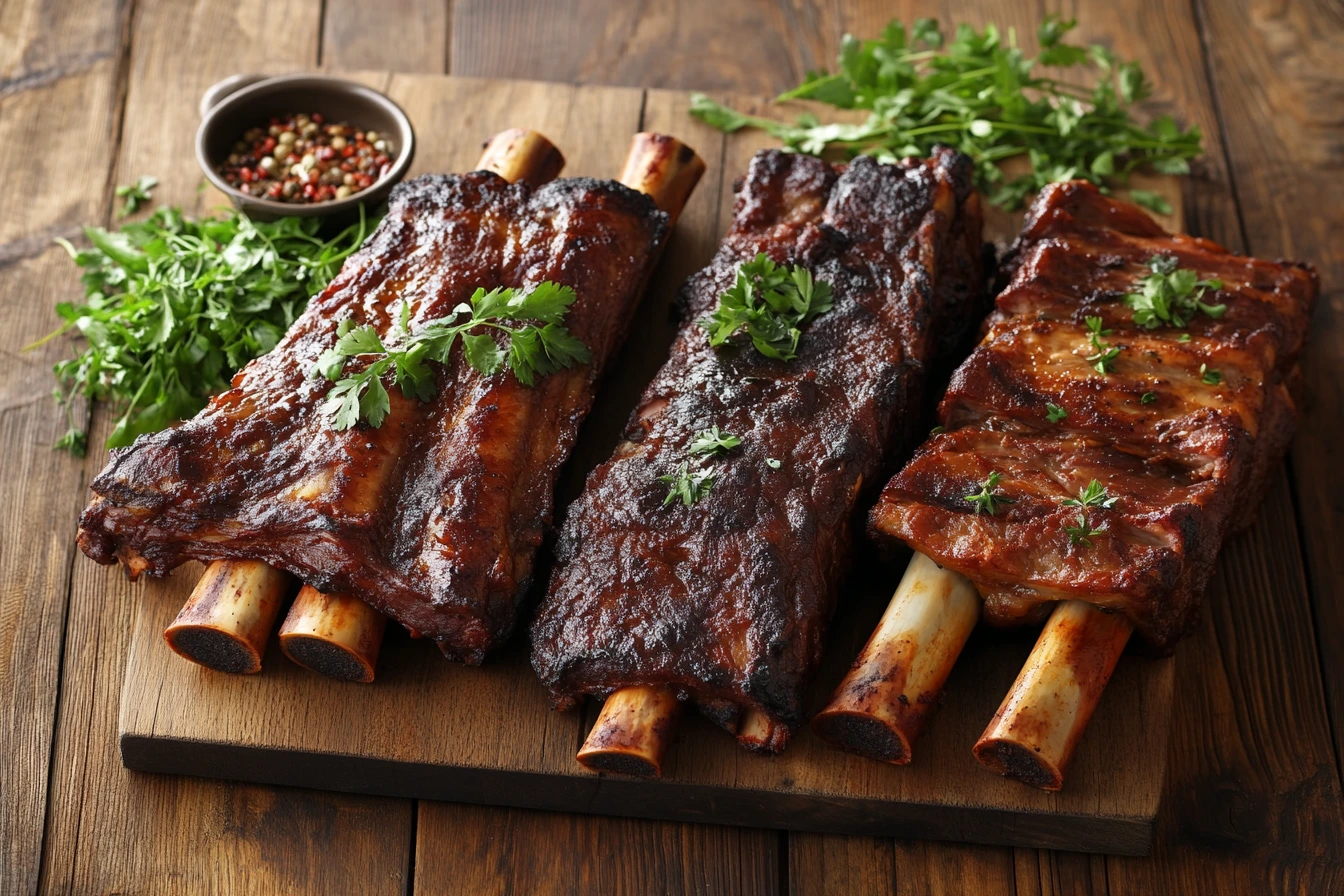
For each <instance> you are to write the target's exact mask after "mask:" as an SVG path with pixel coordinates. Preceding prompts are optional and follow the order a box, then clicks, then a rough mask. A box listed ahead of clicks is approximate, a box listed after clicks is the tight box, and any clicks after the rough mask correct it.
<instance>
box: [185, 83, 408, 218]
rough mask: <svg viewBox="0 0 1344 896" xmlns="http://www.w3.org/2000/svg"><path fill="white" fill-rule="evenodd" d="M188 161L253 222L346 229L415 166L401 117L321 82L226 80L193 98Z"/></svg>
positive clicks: (354, 90)
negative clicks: (302, 221)
mask: <svg viewBox="0 0 1344 896" xmlns="http://www.w3.org/2000/svg"><path fill="white" fill-rule="evenodd" d="M200 106H201V126H200V128H199V130H197V132H196V160H197V161H198V162H199V163H200V166H201V170H202V171H203V172H205V176H206V179H207V180H209V181H210V183H211V184H213V185H214V186H215V187H217V188H218V189H219V190H221V191H222V192H223V193H224V194H225V195H226V196H227V197H228V198H229V199H230V200H231V201H232V202H233V204H234V205H235V206H236V207H237V208H238V209H239V210H241V211H242V212H244V213H245V214H247V215H248V216H249V217H251V218H253V219H255V220H258V221H271V220H275V219H276V218H282V217H290V216H294V215H298V216H301V217H309V216H312V217H330V218H337V219H340V220H345V221H349V220H352V219H353V218H354V216H355V215H356V214H357V213H358V209H359V207H360V206H366V207H368V208H371V209H372V208H377V207H378V206H379V205H380V204H381V203H382V202H384V201H385V200H386V199H387V194H388V193H389V192H391V190H392V187H393V186H395V185H396V184H397V182H398V181H400V180H401V179H402V178H403V177H405V176H406V172H407V171H409V170H410V167H411V163H412V161H413V160H414V158H415V132H414V130H413V129H412V128H411V122H410V120H409V119H408V118H407V117H406V113H405V112H403V111H402V110H401V108H400V107H399V106H397V104H396V103H394V102H393V101H392V100H391V99H390V98H389V97H387V96H385V95H384V94H381V93H379V92H378V91H376V90H374V89H372V88H370V87H366V86H364V85H363V84H358V83H356V82H354V81H347V80H345V79H343V78H334V77H332V76H330V75H278V76H275V77H265V76H262V75H249V74H242V75H234V76H232V77H230V78H225V79H224V80H222V81H220V82H219V83H217V84H215V85H213V86H212V87H210V88H209V89H208V90H207V91H206V92H205V95H204V96H202V97H201V103H200Z"/></svg>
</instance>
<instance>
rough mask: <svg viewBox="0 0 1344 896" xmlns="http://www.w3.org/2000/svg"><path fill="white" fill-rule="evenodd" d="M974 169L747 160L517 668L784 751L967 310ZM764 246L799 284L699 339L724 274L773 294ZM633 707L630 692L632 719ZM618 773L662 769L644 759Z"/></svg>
mask: <svg viewBox="0 0 1344 896" xmlns="http://www.w3.org/2000/svg"><path fill="white" fill-rule="evenodd" d="M970 173H971V171H970V164H969V161H968V160H967V159H965V158H964V157H962V156H960V155H958V154H956V153H953V152H950V151H939V152H938V153H937V154H936V155H935V156H934V158H932V159H929V160H907V161H905V162H902V163H900V164H895V165H880V164H878V163H876V162H874V161H873V160H872V159H868V158H860V159H856V160H855V161H854V162H853V163H851V164H850V165H849V166H848V167H847V168H846V167H840V168H836V167H832V166H831V165H829V164H827V163H825V162H823V161H821V160H819V159H816V158H812V157H808V156H802V155H797V154H787V153H782V152H778V151H773V150H771V151H764V152H761V153H758V154H757V155H756V156H755V158H754V159H753V160H752V163H751V166H750V168H749V170H748V172H747V175H746V177H745V179H744V181H743V182H742V183H741V185H740V187H739V189H738V195H737V199H736V202H735V206H734V220H733V225H732V228H731V229H730V231H729V232H728V234H727V236H726V237H725V238H724V240H723V242H722V244H721V246H720V248H719V251H718V253H717V255H716V256H715V258H714V260H713V261H712V262H711V264H710V265H709V267H707V268H705V269H704V270H703V271H701V272H700V273H699V274H697V275H695V276H694V277H692V278H691V280H690V281H689V282H688V283H687V285H686V287H685V289H684V290H683V293H682V304H683V311H684V322H683V324H682V327H681V330H680V333H679V335H678V337H677V340H676V342H675V343H674V346H673V348H672V353H671V357H670V358H669V360H668V361H667V363H666V364H665V365H664V367H663V368H662V370H661V371H660V372H659V373H658V375H657V376H656V377H655V378H654V380H653V382H652V383H651V384H650V385H649V387H648V388H647V389H646V390H645V392H644V395H643V397H642V399H641V401H640V404H639V406H638V408H637V409H636V411H635V412H634V414H633V416H632V418H631V421H630V423H629V426H628V428H627V430H626V433H625V441H624V442H623V443H622V444H621V445H619V446H618V448H617V449H616V452H615V454H614V456H613V457H612V458H611V459H610V460H609V461H607V462H606V463H604V464H602V465H601V466H599V467H598V468H597V469H596V470H595V471H593V473H592V474H591V475H590V476H589V478H588V482H587V485H586V487H585V489H584V491H583V494H582V495H581V497H580V498H579V499H578V500H577V501H576V502H575V503H574V504H573V505H571V507H570V510H569V512H568V516H567V519H566V521H565V524H564V526H563V528H562V533H561V536H560V539H559V544H558V547H557V554H558V564H557V567H556V570H555V572H554V574H553V577H552V580H551V585H550V589H549V593H548V595H547V597H546V600H545V602H544V604H543V606H542V607H541V609H540V611H539V614H538V616H537V619H536V621H535V623H534V625H533V629H532V636H533V665H534V666H535V668H536V670H537V672H538V674H539V675H540V676H541V679H542V681H543V683H545V685H546V686H547V687H548V688H549V689H550V692H551V695H552V698H553V700H554V701H555V703H556V704H557V705H558V706H559V707H562V708H568V707H572V706H574V705H575V704H576V703H577V702H578V701H579V700H580V699H581V698H582V696H583V695H584V694H594V695H599V696H607V695H609V694H612V693H613V692H615V691H619V690H621V689H626V690H627V691H629V690H630V689H631V688H633V687H637V686H653V687H655V688H659V689H667V690H670V691H671V692H672V693H673V694H674V695H675V696H676V697H679V698H680V699H682V700H691V701H694V702H695V703H696V704H697V705H698V706H699V708H700V709H701V711H703V712H705V713H706V714H707V715H709V716H710V717H711V718H713V719H714V720H715V721H716V722H717V723H719V724H720V725H722V726H723V727H725V728H727V729H728V730H729V731H731V732H733V733H735V734H737V735H738V737H739V739H740V740H742V741H743V742H744V744H748V745H750V746H754V747H758V748H762V749H767V750H773V751H778V750H781V749H783V747H784V745H785V744H786V743H787V740H788V738H789V736H790V734H791V732H792V731H793V730H794V729H795V728H796V726H797V725H798V724H800V723H801V721H802V712H803V711H802V696H803V691H804V689H805V688H806V686H807V684H808V683H809V681H810V679H811V677H812V674H813V672H814V671H815V669H816V667H817V663H818V660H819V658H820V654H821V648H822V639H823V635H824V633H825V630H826V626H827V623H828V621H829V619H830V616H831V612H832V609H833V607H834V605H835V600H836V592H837V588H838V585H839V583H840V579H841V576H842V574H843V572H844V570H845V567H846V564H847V561H848V558H849V555H850V520H851V518H852V515H853V513H854V511H855V508H856V505H857V503H858V501H859V496H860V494H861V492H862V491H863V487H864V485H865V484H866V483H871V482H874V481H876V479H877V477H879V476H881V475H882V473H883V471H884V470H885V469H888V464H889V462H891V461H893V460H895V459H897V458H896V455H897V454H898V453H899V450H900V447H901V446H902V444H903V443H905V442H906V440H907V438H908V436H909V434H910V432H911V430H912V429H913V428H914V427H915V426H916V425H917V423H916V421H918V420H919V418H920V404H921V395H922V392H923V387H924V381H925V378H926V371H927V370H928V368H929V367H930V366H931V365H933V364H935V363H936V361H937V360H938V359H940V358H943V357H945V356H947V355H948V354H949V353H950V352H951V351H952V350H953V348H954V347H955V346H956V345H957V344H958V342H959V341H960V337H961V335H962V334H963V333H964V329H963V328H964V327H965V325H966V322H967V321H970V320H974V319H976V318H977V317H978V314H979V311H980V308H981V305H980V300H981V298H982V296H983V272H982V268H981V243H980V225H981V220H980V211H979V197H978V194H976V193H975V192H974V189H973V187H972V185H971V180H970ZM760 253H764V254H766V255H767V256H769V258H771V259H773V261H774V262H775V263H777V264H778V265H780V266H782V267H785V268H788V270H789V271H790V275H789V276H790V279H792V281H793V282H794V283H795V285H796V287H797V294H796V295H794V294H793V293H792V292H791V291H790V290H789V289H788V288H786V287H785V286H783V285H780V286H779V287H778V289H777V290H776V291H777V292H779V293H781V295H777V296H774V297H773V298H763V297H761V296H757V297H756V300H754V301H752V302H746V303H744V306H745V307H746V308H747V309H748V310H747V311H744V312H742V313H743V314H745V315H747V316H751V315H756V317H757V323H758V324H759V325H760V326H759V328H758V329H757V330H756V331H750V328H749V327H746V328H745V329H744V330H743V331H742V332H737V333H736V334H735V335H733V336H730V337H728V338H726V339H725V340H724V341H722V343H721V344H719V345H714V344H711V334H713V335H715V336H716V340H715V341H717V336H718V335H719V333H718V329H717V327H716V321H717V322H719V323H722V322H723V320H724V319H725V316H726V312H725V313H719V312H720V310H721V309H722V308H723V306H724V305H725V304H731V303H732V302H734V301H739V300H740V299H741V297H740V296H738V297H737V299H734V298H733V297H732V293H733V291H734V290H735V289H737V290H739V291H740V290H741V288H742V287H741V285H740V275H749V276H752V277H756V276H759V277H760V278H761V279H760V280H758V281H756V286H755V287H754V288H755V289H756V290H757V291H758V292H759V291H761V290H767V286H768V285H769V282H773V281H771V280H770V276H771V275H770V274H769V268H768V267H767V266H764V265H762V263H761V261H760V260H759V259H758V254H760ZM799 269H801V271H802V272H805V273H806V274H808V275H810V276H807V277H801V274H799V273H798V272H799ZM795 277H801V279H793V278H795ZM776 279H778V278H776ZM808 283H811V284H812V285H811V287H810V288H809V287H807V285H806V284H808ZM823 283H824V284H826V286H827V288H828V291H829V296H828V297H826V298H824V299H823V298H821V297H819V296H818V293H817V289H818V288H819V286H820V284H823ZM767 291H768V290H767ZM786 293H787V294H786ZM827 304H828V305H829V310H825V311H819V308H820V307H823V306H826V305H827ZM805 305H806V306H808V307H810V308H811V311H816V312H817V313H815V314H811V312H810V311H808V310H806V309H805V308H804V306H805ZM766 306H769V307H772V308H774V309H775V312H774V313H773V315H771V314H769V313H766V312H764V311H763V310H762V309H763V308H765V307H766ZM811 306H817V307H811ZM752 308H754V309H755V311H751V310H750V309H752ZM809 315H811V316H810V317H809ZM804 320H807V322H806V323H802V321H804ZM791 321H796V322H798V325H799V327H800V330H801V332H800V335H799V337H798V338H797V340H796V356H795V357H792V358H788V359H786V358H785V357H775V356H768V355H767V354H766V353H763V350H762V349H761V348H760V347H759V346H758V345H757V340H756V339H755V338H754V337H753V336H752V335H751V332H756V333H759V334H763V335H764V337H767V338H765V341H766V342H767V346H769V345H774V346H776V347H778V346H784V347H785V348H788V347H790V346H792V345H793V344H794V340H793V337H792V336H789V335H788V334H787V333H785V332H784V330H787V328H788V327H789V326H791V324H790V322H791ZM744 327H745V324H744ZM772 327H773V328H775V330H776V331H778V332H777V335H779V337H780V338H779V339H778V340H774V341H772V340H771V339H770V338H768V337H769V335H770V333H771V332H772ZM780 328H782V329H780ZM789 353H790V352H789V351H778V352H777V354H778V355H783V356H786V355H788V354H789ZM715 427H717V430H716V429H715ZM706 433H708V435H706ZM716 433H717V435H718V438H717V439H716V438H715V434H716ZM723 434H728V435H731V436H732V437H733V439H738V440H740V442H735V443H734V444H732V445H725V444H723V443H724V441H725V440H724V439H723ZM696 444H714V450H712V451H711V450H706V451H704V452H697V451H694V450H692V448H693V446H694V445H696ZM697 476H698V479H692V480H691V481H689V482H683V481H682V480H683V479H685V478H686V477H697ZM706 476H707V477H708V478H706ZM706 482H709V487H708V488H706V487H705V485H706ZM669 497H672V498H673V499H672V500H669ZM614 702H616V701H614V700H609V706H610V705H612V704H613V703H614ZM675 704H676V700H675V699H674V700H671V701H666V700H661V699H656V700H654V701H653V702H651V703H649V704H648V705H649V706H664V707H675ZM641 705H642V704H639V701H631V702H630V706H631V707H632V712H634V713H636V714H639V713H644V712H645V710H644V709H641V708H640V706H641ZM668 711H669V712H670V711H671V710H670V709H669V710H668ZM749 720H750V723H749ZM599 724H600V723H599ZM747 729H750V732H749V733H748V730H747ZM664 733H666V732H664ZM590 740H591V738H590ZM612 767H616V766H612ZM627 770H632V771H635V772H636V773H646V774H649V773H657V758H655V759H654V760H652V761H649V762H645V763H644V765H643V766H642V767H640V768H630V769H627Z"/></svg>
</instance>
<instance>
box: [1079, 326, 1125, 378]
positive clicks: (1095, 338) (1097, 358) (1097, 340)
mask: <svg viewBox="0 0 1344 896" xmlns="http://www.w3.org/2000/svg"><path fill="white" fill-rule="evenodd" d="M1087 329H1088V337H1087V339H1088V342H1089V343H1090V344H1091V346H1092V354H1090V355H1088V356H1087V358H1086V359H1085V360H1086V361H1087V362H1088V363H1089V364H1091V365H1092V369H1093V370H1095V371H1096V372H1097V373H1100V374H1107V373H1111V372H1112V371H1114V370H1115V359H1116V358H1117V357H1118V356H1119V355H1120V349H1119V348H1117V347H1116V346H1113V345H1111V344H1110V343H1109V342H1107V341H1106V340H1104V339H1102V338H1101V337H1103V336H1109V335H1111V331H1110V330H1109V329H1105V330H1103V329H1102V327H1101V318H1099V317H1089V318H1087Z"/></svg>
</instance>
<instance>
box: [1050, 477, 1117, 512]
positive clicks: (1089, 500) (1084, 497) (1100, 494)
mask: <svg viewBox="0 0 1344 896" xmlns="http://www.w3.org/2000/svg"><path fill="white" fill-rule="evenodd" d="M1119 500H1120V499H1119V498H1116V497H1113V496H1112V495H1111V494H1109V493H1108V492H1107V491H1106V487H1105V486H1104V485H1102V484H1101V483H1100V482H1098V481H1097V480H1095V479H1093V480H1092V481H1091V482H1089V483H1088V484H1087V487H1086V488H1084V489H1083V490H1081V491H1080V492H1078V497H1077V498H1065V499H1064V502H1063V503H1064V505H1065V506H1066V507H1105V508H1106V509H1108V510H1109V509H1110V508H1112V507H1114V506H1115V505H1116V503H1117V502H1119Z"/></svg>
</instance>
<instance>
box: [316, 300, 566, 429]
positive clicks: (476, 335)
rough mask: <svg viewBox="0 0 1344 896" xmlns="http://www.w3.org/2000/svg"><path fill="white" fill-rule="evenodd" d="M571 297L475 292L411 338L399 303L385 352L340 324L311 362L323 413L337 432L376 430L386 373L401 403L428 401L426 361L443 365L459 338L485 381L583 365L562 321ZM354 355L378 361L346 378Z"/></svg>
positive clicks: (375, 340)
mask: <svg viewBox="0 0 1344 896" xmlns="http://www.w3.org/2000/svg"><path fill="white" fill-rule="evenodd" d="M575 299H576V296H575V294H574V290H573V289H572V288H570V287H568V286H561V285H560V284H558V283H552V282H550V281H546V282H544V283H539V284H537V285H536V286H535V287H533V288H532V289H529V290H521V289H513V288H507V287H500V288H497V289H492V290H490V291H489V292H486V290H485V289H483V288H481V289H477V290H476V292H475V293H474V294H473V295H472V297H471V301H470V302H469V303H468V302H463V303H462V304H460V305H458V306H457V307H456V308H454V309H453V311H452V313H451V314H450V315H448V316H447V317H441V318H439V319H437V320H433V321H430V322H429V323H427V324H425V325H424V326H423V327H421V328H420V329H419V330H417V331H416V332H415V333H411V332H410V326H409V323H410V307H411V306H410V305H409V304H407V303H405V302H403V303H402V305H401V312H400V314H399V319H398V323H397V337H398V338H397V341H396V342H395V343H394V345H393V346H391V347H389V346H386V345H384V344H383V341H382V339H381V338H380V337H379V335H378V331H377V330H375V329H374V328H373V327H372V326H370V325H369V324H365V325H363V326H359V327H357V326H355V325H354V321H351V320H349V319H347V320H344V321H341V323H340V325H339V326H338V327H337V330H336V334H337V339H336V344H335V345H334V346H332V347H331V348H329V349H327V350H326V351H324V352H323V353H322V355H321V356H320V357H319V358H318V359H317V365H316V371H317V372H318V373H320V374H321V375H322V376H324V377H326V378H327V379H328V380H332V381H333V382H335V384H336V385H335V386H333V387H332V388H331V391H330V392H328V393H327V399H326V401H325V402H324V403H323V406H322V409H323V411H324V413H326V415H327V416H328V418H329V419H330V420H331V424H332V427H333V428H335V429H337V430H345V429H350V428H352V427H353V426H355V424H357V423H358V422H359V421H360V420H364V421H366V422H367V423H368V424H369V425H370V426H372V427H374V428H375V429H376V428H378V427H379V426H382V425H383V419H384V418H385V417H386V416H387V412H388V411H389V410H390V409H391V403H390V401H389V399H388V394H387V387H386V386H384V385H383V375H384V374H386V373H388V372H389V371H391V372H392V381H393V383H394V384H395V385H397V386H398V387H400V389H401V394H403V395H405V396H406V397H407V398H418V399H419V400H421V401H428V400H429V399H431V398H433V397H434V394H435V392H436V391H437V389H438V386H437V384H436V382H435V379H434V371H433V369H432V368H430V367H429V365H428V362H430V361H435V362H437V363H439V364H447V363H448V360H449V357H450V356H451V355H452V351H453V346H454V345H455V344H456V343H457V341H458V340H459V339H460V340H461V341H462V354H463V357H465V358H466V360H467V363H468V364H470V365H471V366H472V367H473V368H475V369H476V370H478V371H480V372H481V373H482V374H485V375H486V376H490V375H492V374H494V373H497V372H499V371H500V370H501V369H503V368H506V367H507V368H508V369H509V370H512V371H513V375H514V376H516V377H517V378H518V381H519V382H520V383H522V384H523V385H524V386H531V385H532V384H533V383H534V382H536V378H537V377H538V376H546V375H548V374H551V373H554V372H555V371H557V370H559V369H560V368H562V367H573V366H574V365H575V364H585V363H587V362H588V360H589V352H588V348H587V347H586V346H585V345H584V344H583V342H582V341H581V340H579V339H578V338H577V337H576V336H574V335H573V334H572V333H570V332H569V330H568V329H566V328H565V327H564V325H563V324H562V321H563V320H564V318H565V315H566V314H567V313H568V312H569V306H570V305H573V304H574V301H575ZM464 315H465V316H464ZM529 321H530V322H531V323H529ZM506 322H512V323H506ZM519 322H522V323H519ZM538 324H540V325H538ZM473 330H476V331H477V332H472V331H473ZM492 330H493V331H498V332H502V333H504V334H506V335H507V337H508V343H509V347H508V350H507V351H505V350H504V349H503V348H501V347H500V345H499V343H498V342H496V341H495V337H494V335H493V334H492V333H491V332H490V331H492ZM361 356H377V358H376V360H373V361H371V362H370V363H369V364H367V365H366V366H365V367H363V368H362V369H360V370H358V371H356V372H354V373H349V374H347V373H345V365H346V362H348V361H350V360H352V359H354V358H357V357H361Z"/></svg>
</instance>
